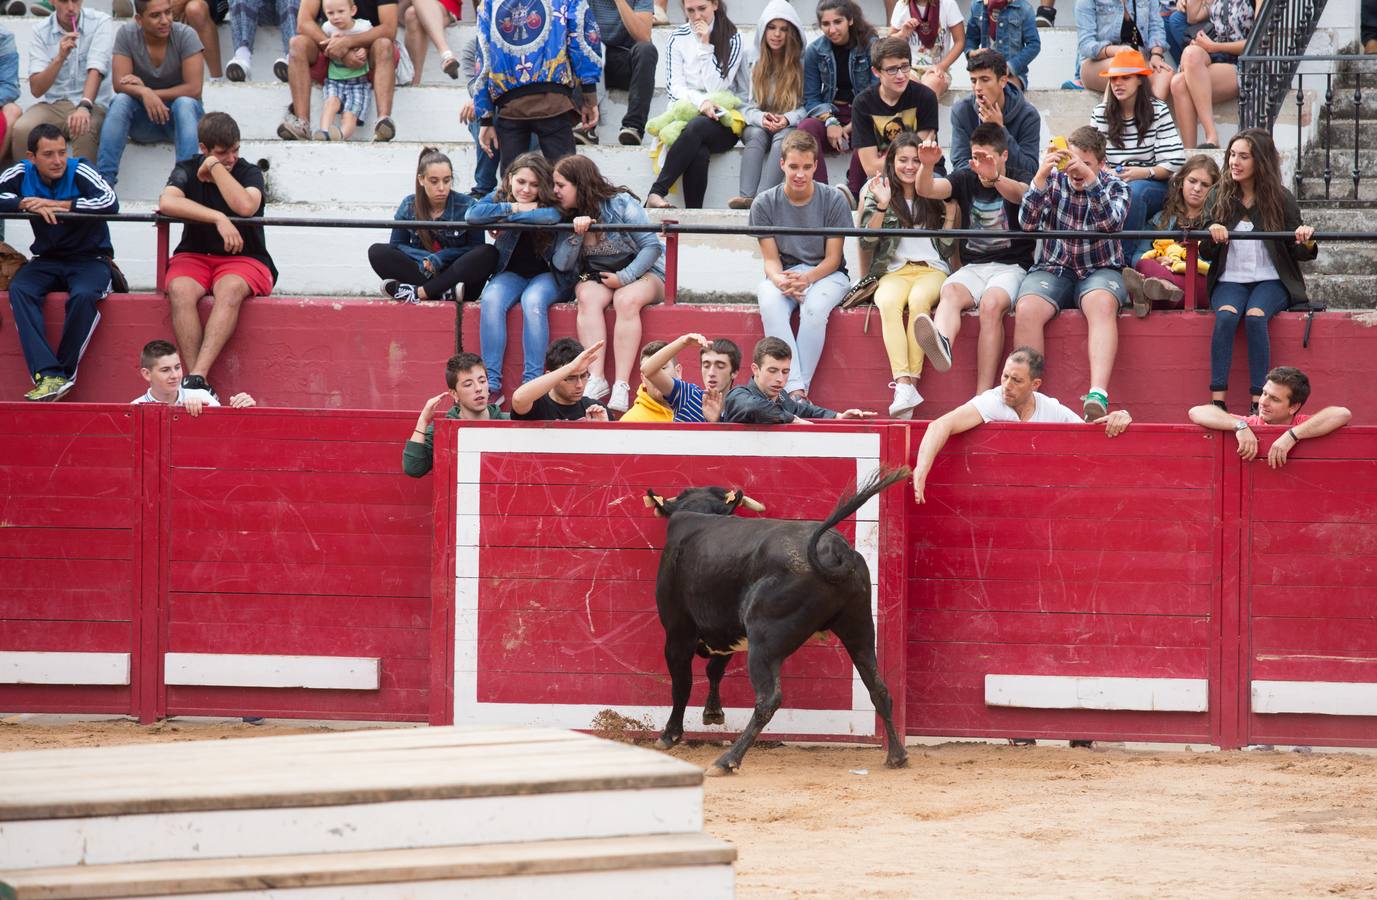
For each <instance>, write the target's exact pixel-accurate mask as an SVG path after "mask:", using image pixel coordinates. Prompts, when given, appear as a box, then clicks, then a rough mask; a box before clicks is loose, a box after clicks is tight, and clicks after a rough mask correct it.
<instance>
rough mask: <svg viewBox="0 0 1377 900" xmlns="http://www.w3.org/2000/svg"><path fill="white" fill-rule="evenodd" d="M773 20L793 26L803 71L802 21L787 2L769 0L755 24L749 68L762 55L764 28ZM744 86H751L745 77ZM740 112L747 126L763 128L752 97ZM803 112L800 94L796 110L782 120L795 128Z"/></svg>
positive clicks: (761, 113) (803, 40)
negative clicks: (787, 121) (796, 33)
mask: <svg viewBox="0 0 1377 900" xmlns="http://www.w3.org/2000/svg"><path fill="white" fill-rule="evenodd" d="M775 19H783V20H784V21H786V22H788V23H789V24H790V25H792V26H794V30H795V31H797V32H798V45H799V62H798V64H799V70H800V72H801V71H802V69H803V48H804V47H806V46H808V42H807V41H806V40H805V38H804V34H803V21H802V20H801V19H799V17H798V13H797V12H795V11H794V7H793V4H791V3H789V2H788V0H770V2H769V3H766V4H765V8H764V9H763V10H761V12H760V21H758V22H756V23H755V43H754V45H753V46H752V48H751V67H752V68H754V67H755V64H756V62H757V61H758V60H759V59H760V57H761V54H762V53H764V49H763V48H762V46H761V44H762V42H763V41H764V40H765V26H766V25H768V24H770V23H771V22H773V21H774V20H775ZM746 84H747V86H748V88H749V87H750V86H751V85H752V84H753V82H752V81H751V79H750V78H749V77H747V79H746ZM801 85H802V82H800V86H801ZM741 112H742V114H743V115H744V116H745V117H746V122H747V124H750V125H754V126H755V127H757V128H761V127H763V126H764V122H765V113H764V112H762V111H761V109H760V107H759V106H757V105H756V98H755V97H754V96H751V97H750V99H749V100H748V101H747V103H746V107H745V109H743V110H742V111H741ZM805 112H806V110H805V109H804V108H803V95H802V93H800V94H799V98H798V107H797V108H796V109H791V110H789V111H788V112H786V113H784V118H786V119H788V120H789V125H790V126H797V125H798V123H799V122H802V121H803V117H804V114H805Z"/></svg>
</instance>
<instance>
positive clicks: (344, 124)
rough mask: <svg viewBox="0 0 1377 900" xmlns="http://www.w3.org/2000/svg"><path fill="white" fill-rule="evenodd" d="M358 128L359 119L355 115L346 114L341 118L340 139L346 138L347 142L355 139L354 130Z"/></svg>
mask: <svg viewBox="0 0 1377 900" xmlns="http://www.w3.org/2000/svg"><path fill="white" fill-rule="evenodd" d="M358 127H359V117H358V116H356V115H354V114H353V113H351V112H346V113H345V114H344V115H342V116H340V117H339V133H340V137H342V138H344V139H345V140H346V141H347V140H349V138H351V137H353V135H354V130H355V129H356V128H358Z"/></svg>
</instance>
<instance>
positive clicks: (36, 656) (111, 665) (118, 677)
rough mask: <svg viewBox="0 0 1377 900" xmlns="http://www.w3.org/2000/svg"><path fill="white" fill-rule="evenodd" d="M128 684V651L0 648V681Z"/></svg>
mask: <svg viewBox="0 0 1377 900" xmlns="http://www.w3.org/2000/svg"><path fill="white" fill-rule="evenodd" d="M128 683H129V654H128V653H75V652H73V653H68V652H65V651H36V650H3V651H0V684H128Z"/></svg>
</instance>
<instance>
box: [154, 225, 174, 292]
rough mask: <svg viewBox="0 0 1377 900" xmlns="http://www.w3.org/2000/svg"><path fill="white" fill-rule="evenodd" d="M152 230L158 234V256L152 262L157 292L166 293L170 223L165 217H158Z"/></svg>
mask: <svg viewBox="0 0 1377 900" xmlns="http://www.w3.org/2000/svg"><path fill="white" fill-rule="evenodd" d="M153 230H154V231H156V232H157V234H158V250H157V253H158V258H157V261H156V262H155V263H154V265H155V266H156V270H155V271H156V272H157V279H156V281H157V286H158V293H160V294H165V293H167V257H168V247H167V245H168V243H170V241H171V232H172V225H171V223H169V222H168V221H167V220H166V219H159V220H158V221H157V222H155V223H154V224H153Z"/></svg>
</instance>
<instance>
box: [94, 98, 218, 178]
mask: <svg viewBox="0 0 1377 900" xmlns="http://www.w3.org/2000/svg"><path fill="white" fill-rule="evenodd" d="M168 109H169V111H170V112H171V115H170V116H169V117H168V120H167V124H166V125H159V124H158V123H156V122H154V121H153V120H152V119H150V118H149V117H148V110H146V109H144V107H143V101H142V100H138V99H136V98H134V97H132V96H130V95H129V94H116V95H115V100H114V102H113V103H111V104H110V109H109V111H108V112H106V114H105V124H104V125H102V126H101V129H100V150H99V151H97V153H96V171H97V172H99V173H100V174H101V177H102V178H104V179H105V180H106V181H108V182H109V183H110V186H111V187H114V186H115V182H116V181H118V180H119V173H120V159H121V158H122V157H123V156H124V147H125V145H126V144H128V143H129V141H130V140H131V139H132V140H133V141H134V142H135V143H138V144H153V143H156V142H158V141H168V140H170V141H172V142H173V144H174V145H175V146H176V150H177V158H176V161H177V162H181V161H182V160H184V159H191V158H192V157H193V156H195V155H196V154H197V153H199V152H200V144H199V143H198V141H197V139H196V126H197V125H198V124H200V122H201V116H203V115H204V114H205V111H204V110H203V109H202V107H201V101H200V100H196V99H193V98H191V97H178V98H177V99H176V100H173V101H172V103H170V104H169V105H168Z"/></svg>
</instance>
